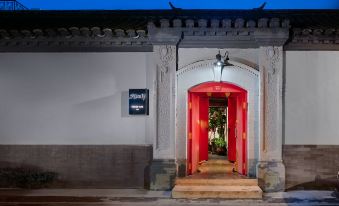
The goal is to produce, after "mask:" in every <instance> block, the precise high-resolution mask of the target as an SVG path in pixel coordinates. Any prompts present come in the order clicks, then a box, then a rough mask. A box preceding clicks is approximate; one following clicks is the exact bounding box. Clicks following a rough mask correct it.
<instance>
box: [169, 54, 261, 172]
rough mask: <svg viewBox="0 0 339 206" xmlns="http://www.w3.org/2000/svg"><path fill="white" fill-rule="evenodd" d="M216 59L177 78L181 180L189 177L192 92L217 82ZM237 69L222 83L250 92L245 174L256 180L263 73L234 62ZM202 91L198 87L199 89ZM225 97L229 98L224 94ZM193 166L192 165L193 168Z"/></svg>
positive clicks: (187, 68) (195, 65)
mask: <svg viewBox="0 0 339 206" xmlns="http://www.w3.org/2000/svg"><path fill="white" fill-rule="evenodd" d="M214 62H215V59H214V58H213V59H208V60H202V61H198V62H194V63H191V64H189V65H186V66H184V67H182V68H180V69H179V70H178V71H177V75H176V85H177V90H176V96H175V97H176V98H175V101H176V118H175V147H176V163H177V165H178V168H177V171H178V176H179V177H185V176H187V175H189V161H188V159H189V155H190V152H189V151H188V149H189V144H188V143H189V142H188V141H187V140H188V138H189V133H188V130H189V124H188V118H189V109H188V108H189V104H188V99H189V90H190V89H193V88H195V87H196V86H199V85H203V84H205V83H218V82H211V81H213V79H214V75H213V69H212V68H213V65H214ZM230 62H231V63H232V64H233V65H235V66H234V67H228V68H227V69H225V70H224V72H223V75H222V83H226V84H229V85H233V86H235V87H238V88H240V89H243V90H245V91H246V92H247V96H246V98H247V102H248V105H247V125H245V126H246V129H247V133H246V139H247V142H246V144H247V145H246V148H247V150H246V157H245V159H246V164H245V165H246V168H245V172H243V173H244V174H246V175H247V176H249V177H256V176H257V174H256V165H257V163H258V158H259V147H260V145H259V142H260V137H259V135H260V115H259V111H260V108H259V105H260V102H259V99H260V95H259V72H258V71H257V70H256V69H254V68H252V67H249V66H247V65H245V64H242V63H239V62H236V61H230ZM197 88H198V87H197ZM223 95H225V94H223ZM191 166H192V165H191Z"/></svg>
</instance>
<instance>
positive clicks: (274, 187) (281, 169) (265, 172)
mask: <svg viewBox="0 0 339 206" xmlns="http://www.w3.org/2000/svg"><path fill="white" fill-rule="evenodd" d="M257 175H258V182H259V186H260V187H261V189H262V190H263V191H264V192H279V191H284V190H285V165H284V164H283V163H282V161H260V162H258V164H257Z"/></svg>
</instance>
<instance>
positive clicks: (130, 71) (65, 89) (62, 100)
mask: <svg viewBox="0 0 339 206" xmlns="http://www.w3.org/2000/svg"><path fill="white" fill-rule="evenodd" d="M151 58H152V53H128V54H127V53H6V54H5V53H2V54H0V144H145V143H147V142H148V140H147V138H148V137H146V136H147V135H145V133H146V129H145V127H146V120H147V118H148V117H147V116H129V115H128V89H130V88H146V73H147V68H149V67H150V65H149V63H150V62H152V61H150V59H151Z"/></svg>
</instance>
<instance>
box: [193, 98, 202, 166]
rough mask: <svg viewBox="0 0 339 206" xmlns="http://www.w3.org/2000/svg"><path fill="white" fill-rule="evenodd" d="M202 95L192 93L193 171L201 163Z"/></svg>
mask: <svg viewBox="0 0 339 206" xmlns="http://www.w3.org/2000/svg"><path fill="white" fill-rule="evenodd" d="M199 99H200V97H199V96H198V95H196V94H194V93H192V173H195V172H196V171H197V167H198V163H199V147H200V138H199V136H200V125H199V118H200V115H199V111H200V108H199V107H200V104H199Z"/></svg>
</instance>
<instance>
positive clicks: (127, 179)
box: [0, 145, 153, 188]
mask: <svg viewBox="0 0 339 206" xmlns="http://www.w3.org/2000/svg"><path fill="white" fill-rule="evenodd" d="M152 154H153V149H152V146H147V145H144V146H137V145H0V187H33V188H34V187H37V188H38V187H50V188H149V185H150V180H149V170H150V164H151V162H152V159H153V157H152Z"/></svg>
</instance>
